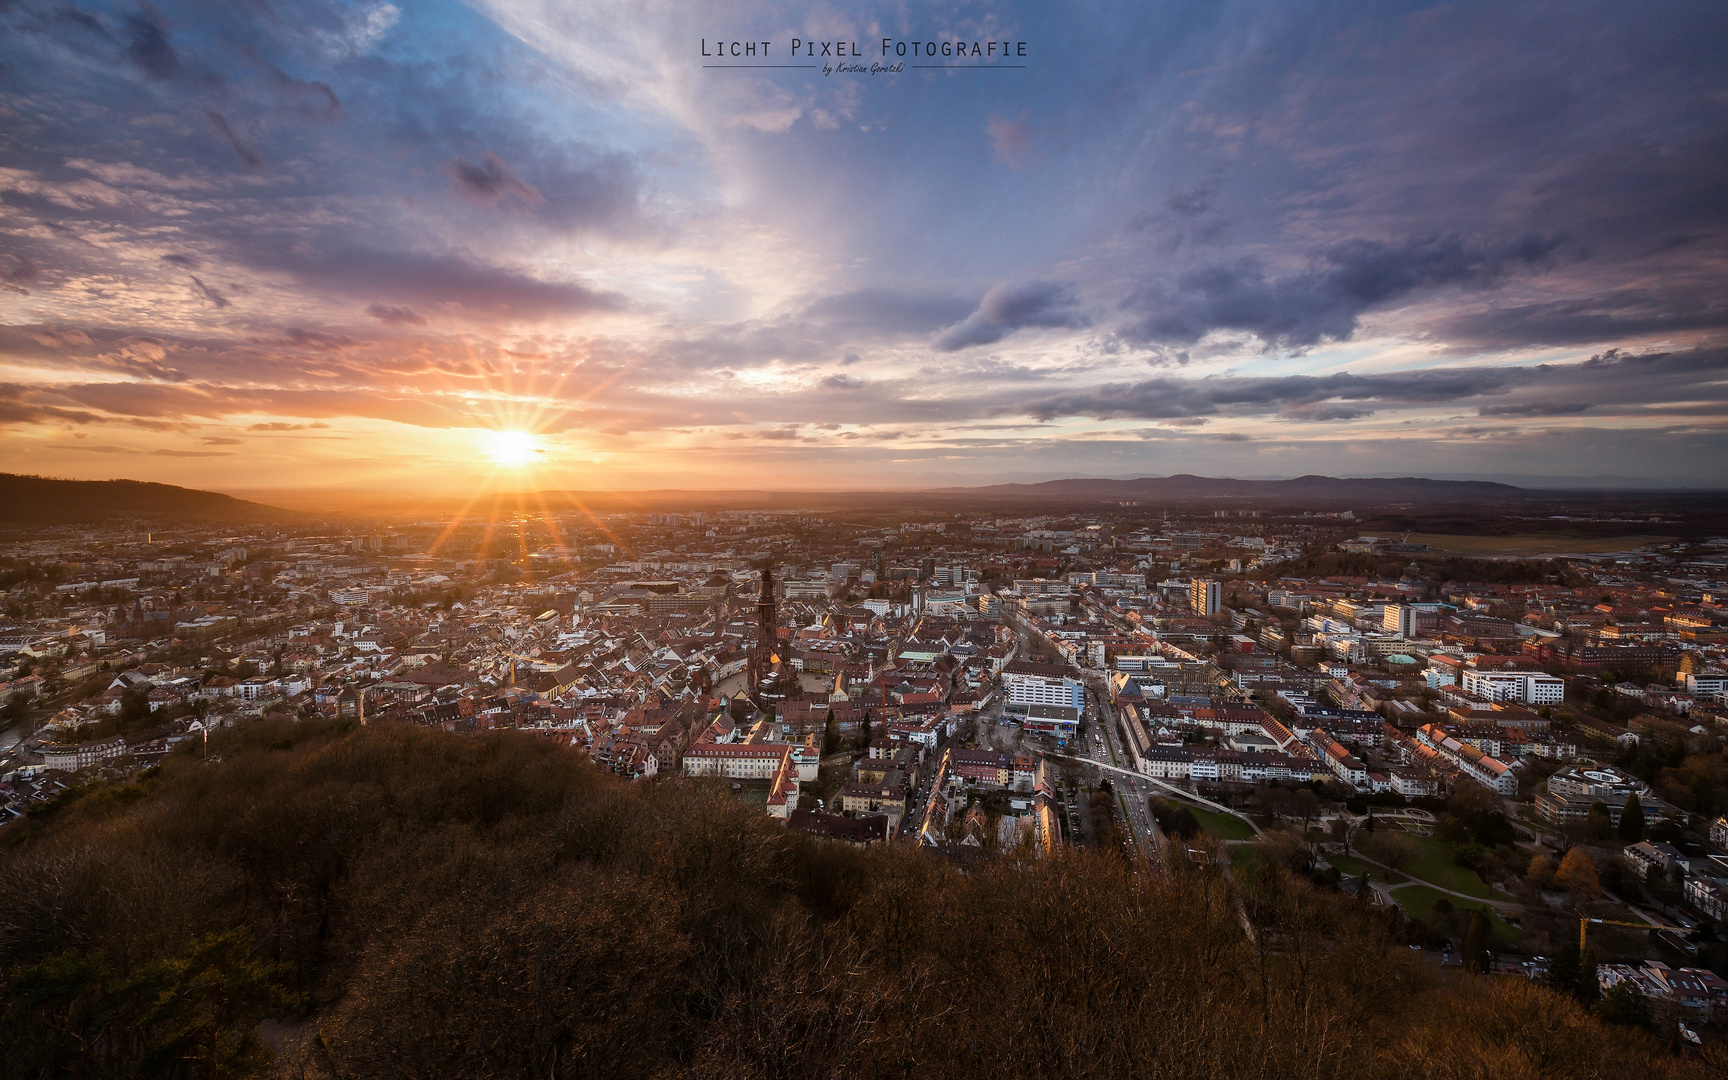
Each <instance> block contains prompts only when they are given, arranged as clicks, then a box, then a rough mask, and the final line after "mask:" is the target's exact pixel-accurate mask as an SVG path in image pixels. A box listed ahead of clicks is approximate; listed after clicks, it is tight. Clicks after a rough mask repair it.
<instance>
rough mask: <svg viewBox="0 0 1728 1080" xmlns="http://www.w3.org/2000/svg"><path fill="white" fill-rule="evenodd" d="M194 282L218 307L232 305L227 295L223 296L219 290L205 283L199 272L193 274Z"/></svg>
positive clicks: (207, 298)
mask: <svg viewBox="0 0 1728 1080" xmlns="http://www.w3.org/2000/svg"><path fill="white" fill-rule="evenodd" d="M192 284H193V285H194V286H195V287H196V288H197V289H198V291H199V292H200V293H202V294H203V295H204V298H205V299H206V300H208V301H210V302H211V303H212V304H215V305H216V306H217V307H219V308H225V307H229V306H231V304H230V302H229V300H228V298H227V297H226V296H223V295H222V294H221V293H219V292H217V291H216V290H215V289H213V288H211V287H210V286H209V285H206V284H204V281H203V279H202V278H200V277H199V276H198V275H197V274H193V275H192Z"/></svg>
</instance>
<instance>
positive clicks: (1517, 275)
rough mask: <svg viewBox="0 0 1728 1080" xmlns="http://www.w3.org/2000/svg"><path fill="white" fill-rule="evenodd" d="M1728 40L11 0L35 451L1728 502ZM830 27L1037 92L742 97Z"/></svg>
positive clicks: (129, 465)
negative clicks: (1003, 50) (1523, 482)
mask: <svg viewBox="0 0 1728 1080" xmlns="http://www.w3.org/2000/svg"><path fill="white" fill-rule="evenodd" d="M1723 21H1724V16H1723V15H1722V13H1721V11H1720V9H1714V8H1709V7H1706V6H1703V5H1691V6H1688V5H1673V6H1667V7H1663V8H1661V9H1657V10H1630V9H1625V8H1623V7H1616V6H1611V5H1600V6H1585V7H1579V6H1577V5H1564V6H1562V5H1558V4H1550V5H1535V6H1521V7H1520V8H1518V9H1517V10H1515V11H1507V10H1499V9H1497V8H1493V7H1489V6H1484V5H1477V6H1471V5H1460V6H1448V7H1430V8H1416V7H1406V6H1399V5H1382V6H1376V7H1373V8H1361V9H1357V8H1351V9H1335V8H1329V7H1325V6H1321V5H1300V4H1264V3H1249V4H1239V5H1230V6H1226V7H1221V8H1218V9H1214V10H1210V11H1206V12H1197V11H1191V10H1186V9H1183V8H1180V7H1176V6H1163V7H1151V8H1147V9H1145V10H1143V11H1136V12H1131V13H1123V12H1111V11H1107V10H1103V9H1093V8H1074V9H1065V10H1064V11H1062V12H1061V13H1060V14H1057V13H1053V12H1048V11H1045V10H1042V9H1039V8H1036V7H1033V6H1031V5H1018V6H1017V5H999V6H998V5H983V4H966V3H962V4H954V5H944V6H939V7H935V6H933V7H931V8H929V9H928V10H927V11H924V12H922V13H920V14H918V15H916V16H912V15H909V14H907V13H905V12H903V11H900V10H898V9H892V8H878V7H871V6H867V5H846V6H824V7H806V6H799V5H789V4H726V5H702V6H701V7H700V8H697V7H696V6H695V5H680V4H662V5H645V6H638V7H634V8H632V9H630V11H628V12H624V11H595V10H591V9H590V8H587V7H582V8H580V9H579V8H576V7H573V6H571V5H565V4H557V3H553V2H550V0H541V2H535V0H513V2H511V0H493V2H482V3H475V4H473V5H471V6H470V5H461V4H455V3H426V4H416V5H412V6H409V5H402V6H400V7H398V6H394V5H391V4H388V3H382V2H373V3H360V4H334V3H332V4H324V3H316V2H304V3H292V4H283V5H278V6H275V7H273V8H268V9H264V8H260V9H256V10H253V9H238V8H232V7H230V6H228V5H218V4H201V3H195V2H194V3H163V4H159V5H155V6H151V5H132V4H112V5H106V4H87V5H75V6H70V7H68V6H65V5H47V4H37V3H30V2H22V3H16V4H13V5H10V6H9V7H7V8H6V9H5V10H4V11H0V24H4V25H5V26H6V28H7V33H6V35H5V41H4V43H0V88H3V95H4V96H3V97H0V108H3V109H4V110H5V115H6V117H7V122H6V123H5V124H4V125H0V445H3V446H4V447H5V450H6V454H7V457H8V461H9V465H8V471H15V472H35V473H43V474H50V475H57V476H67V477H75V478H105V477H118V476H124V477H130V478H136V479H143V480H153V481H162V482H167V483H175V484H183V485H186V486H191V487H200V488H213V489H217V490H227V491H252V492H262V491H268V490H271V489H284V488H320V487H328V488H334V489H342V488H351V489H386V488H388V489H400V490H405V491H413V492H427V493H440V492H445V493H447V492H454V491H461V490H465V489H473V488H475V487H476V486H477V485H478V486H482V487H498V486H502V487H514V488H521V489H529V490H534V489H560V488H563V489H585V490H606V489H627V488H646V487H653V488H692V489H703V488H710V489H732V488H765V489H788V490H811V491H814V490H841V489H871V488H919V487H943V486H951V485H969V484H989V483H998V482H1004V481H1022V480H1032V481H1036V480H1045V479H1052V478H1057V477H1063V476H1110V477H1133V476H1157V475H1169V474H1175V473H1195V474H1201V475H1231V476H1296V475H1302V474H1308V473H1320V474H1329V475H1341V476H1366V475H1423V476H1448V477H1451V476H1457V477H1519V478H1525V479H1527V480H1528V481H1529V482H1531V483H1535V482H1537V481H1544V480H1545V481H1550V482H1552V483H1554V485H1555V486H1564V485H1566V484H1567V483H1571V484H1577V483H1580V482H1585V481H1587V480H1589V479H1591V478H1599V477H1617V478H1629V480H1630V481H1632V482H1641V483H1649V484H1658V483H1664V484H1672V485H1675V486H1680V485H1690V486H1701V485H1702V486H1710V485H1714V484H1718V483H1720V482H1721V481H1722V480H1723V477H1724V475H1725V474H1728V470H1725V469H1724V464H1725V461H1728V455H1725V453H1724V451H1725V445H1724V443H1725V428H1724V415H1725V413H1728V391H1725V387H1728V382H1725V380H1724V371H1725V369H1728V348H1725V347H1724V333H1723V331H1724V325H1725V322H1728V310H1725V309H1724V307H1723V301H1722V295H1721V285H1720V282H1721V280H1722V276H1723V266H1724V261H1725V256H1728V242H1725V236H1728V233H1725V230H1724V216H1725V213H1728V206H1725V205H1724V202H1723V200H1722V198H1721V192H1722V191H1723V190H1728V100H1725V99H1724V98H1723V97H1722V95H1721V94H1720V91H1719V89H1718V86H1719V82H1720V74H1721V69H1722V65H1721V61H1720V56H1719V49H1717V48H1715V47H1712V46H1710V45H1709V44H1708V43H1709V42H1710V41H1712V40H1720V39H1721V37H1722V35H1723V32H1724V30H1725V29H1728V28H1725V27H1724V26H1723V25H1722V24H1723ZM794 37H798V38H800V39H804V40H811V39H815V40H824V41H826V40H833V41H844V42H846V43H848V44H849V45H851V44H854V43H855V44H856V47H857V49H858V50H859V52H861V53H862V54H863V55H862V57H861V60H862V61H863V63H864V65H865V66H866V67H868V65H869V64H871V63H873V62H882V63H887V62H896V63H897V62H899V60H900V59H901V58H900V57H897V56H894V55H892V54H891V55H890V56H887V57H882V56H880V55H878V54H879V53H880V51H881V41H882V40H883V39H884V38H887V39H890V40H891V41H931V42H938V43H940V42H952V41H979V42H1000V41H1013V42H1017V43H1023V44H1024V45H1025V55H1024V59H1021V57H1020V56H1018V55H1016V56H1015V57H1014V60H1013V62H1014V63H1016V64H1021V63H1023V64H1024V67H1014V68H1008V69H1004V70H990V71H970V70H964V71H963V70H931V69H917V68H908V69H906V70H903V71H900V72H897V73H896V72H884V73H875V74H872V73H870V72H869V71H868V70H866V71H862V72H849V71H835V72H834V73H832V74H826V73H824V71H823V70H822V69H821V68H819V67H818V68H816V69H810V68H747V69H740V70H718V69H715V68H712V67H705V66H703V65H704V64H705V63H711V62H712V61H711V60H705V59H704V57H703V56H702V53H703V52H704V51H705V49H707V48H711V47H712V46H713V45H714V43H715V41H716V40H717V39H729V38H735V39H738V40H752V41H768V42H772V43H773V46H772V47H773V48H775V49H782V50H783V51H784V50H785V46H786V45H787V44H788V43H789V42H790V41H791V39H792V38H794ZM780 58H781V53H776V52H770V53H769V54H768V56H766V57H764V59H765V60H770V61H771V60H776V59H780ZM786 59H788V60H790V59H792V58H791V57H790V56H787V57H786ZM810 62H812V63H817V64H820V63H822V60H821V59H819V58H817V59H812V60H811V61H810ZM971 62H975V63H981V64H984V65H985V66H993V65H994V64H996V63H998V62H999V61H993V60H991V59H990V58H989V57H988V56H986V57H984V58H983V59H980V60H975V61H971Z"/></svg>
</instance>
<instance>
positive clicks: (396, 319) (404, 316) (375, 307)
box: [366, 304, 426, 326]
mask: <svg viewBox="0 0 1728 1080" xmlns="http://www.w3.org/2000/svg"><path fill="white" fill-rule="evenodd" d="M366 314H368V315H370V316H372V317H373V318H374V319H377V320H378V321H379V322H381V323H386V324H388V325H390V326H425V325H426V319H425V318H424V317H423V316H421V315H419V314H417V313H416V312H415V311H414V309H413V308H410V307H391V306H390V305H388V304H368V305H366Z"/></svg>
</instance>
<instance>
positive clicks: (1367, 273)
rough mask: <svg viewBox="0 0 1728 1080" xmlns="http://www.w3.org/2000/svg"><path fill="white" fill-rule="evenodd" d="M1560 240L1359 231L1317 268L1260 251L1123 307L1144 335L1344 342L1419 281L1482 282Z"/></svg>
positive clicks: (1181, 339) (1172, 339)
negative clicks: (1388, 235)
mask: <svg viewBox="0 0 1728 1080" xmlns="http://www.w3.org/2000/svg"><path fill="white" fill-rule="evenodd" d="M1559 246H1560V240H1559V239H1557V238H1550V237H1539V236H1534V235H1532V236H1525V237H1523V238H1521V239H1518V240H1515V241H1513V242H1511V243H1505V244H1497V245H1472V244H1467V243H1465V242H1464V241H1463V240H1462V239H1460V238H1458V237H1456V236H1446V237H1428V238H1423V239H1416V240H1406V241H1404V242H1402V243H1399V244H1395V245H1391V244H1384V243H1380V242H1378V241H1373V240H1359V239H1352V240H1346V241H1342V242H1339V243H1336V244H1332V245H1329V246H1328V247H1326V248H1325V249H1324V250H1322V251H1320V252H1319V253H1318V255H1317V257H1316V258H1315V260H1314V265H1313V266H1311V267H1310V268H1308V269H1305V270H1302V271H1299V272H1295V273H1291V274H1287V275H1284V276H1281V277H1271V276H1268V275H1267V273H1266V272H1265V270H1264V268H1263V267H1262V266H1261V265H1260V264H1259V263H1258V262H1257V261H1255V260H1252V259H1244V260H1242V261H1240V262H1237V263H1234V264H1231V265H1227V266H1209V267H1205V268H1202V269H1199V270H1194V271H1190V272H1188V273H1186V274H1183V275H1182V276H1181V277H1179V278H1177V279H1176V281H1175V282H1174V284H1165V283H1149V284H1146V285H1143V286H1141V287H1140V288H1139V289H1137V290H1135V292H1134V293H1133V295H1131V296H1130V297H1129V298H1128V299H1127V300H1126V301H1125V302H1124V303H1123V308H1124V309H1125V310H1126V311H1128V312H1130V313H1131V314H1133V315H1135V316H1136V318H1135V319H1134V321H1133V322H1131V323H1129V324H1128V325H1127V326H1125V327H1124V328H1123V333H1124V334H1125V335H1126V336H1128V337H1130V338H1133V339H1136V340H1140V341H1157V342H1166V343H1171V344H1179V345H1191V344H1193V343H1194V342H1197V341H1199V340H1200V339H1201V338H1203V337H1205V336H1206V335H1207V334H1209V333H1211V332H1212V331H1214V330H1238V331H1245V332H1247V333H1250V334H1253V335H1255V336H1256V337H1258V338H1260V339H1261V340H1262V341H1265V342H1267V343H1268V344H1273V345H1279V346H1290V347H1298V348H1299V347H1303V346H1309V345H1315V344H1318V343H1319V342H1321V341H1344V340H1347V339H1348V338H1349V337H1350V336H1351V335H1352V334H1353V333H1355V332H1356V328H1357V325H1358V319H1359V318H1360V317H1361V315H1362V314H1363V313H1364V312H1366V311H1369V310H1371V309H1373V308H1376V307H1379V306H1382V305H1385V304H1388V303H1392V302H1394V301H1397V300H1401V299H1403V298H1405V297H1407V296H1409V295H1410V294H1411V293H1412V292H1415V291H1416V290H1418V289H1431V288H1434V287H1437V286H1444V285H1462V286H1471V287H1483V286H1488V285H1492V284H1495V283H1496V282H1498V281H1500V280H1501V279H1502V278H1504V277H1505V276H1506V275H1507V274H1508V273H1509V272H1512V271H1514V270H1517V269H1521V268H1528V267H1531V266H1536V265H1540V264H1541V263H1542V262H1544V261H1545V260H1547V259H1548V258H1549V257H1550V256H1551V255H1552V254H1553V253H1554V251H1555V249H1556V248H1558V247H1559Z"/></svg>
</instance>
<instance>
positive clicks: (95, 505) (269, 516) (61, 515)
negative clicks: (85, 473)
mask: <svg viewBox="0 0 1728 1080" xmlns="http://www.w3.org/2000/svg"><path fill="white" fill-rule="evenodd" d="M292 516H293V515H292V514H291V513H290V512H289V511H287V510H281V509H278V508H277V507H274V506H265V505H263V504H262V503H254V502H246V501H245V500H243V499H236V498H234V497H233V496H231V495H223V494H220V493H218V492H214V491H199V490H197V489H195V488H183V487H175V486H173V485H172V484H152V483H146V482H144V481H142V480H55V479H52V478H50V477H45V476H22V475H19V474H17V473H0V528H19V527H29V526H34V525H103V524H113V523H115V522H117V521H124V520H127V519H134V520H138V521H143V522H152V523H154V522H163V523H168V522H200V523H215V522H225V521H232V522H236V523H240V522H251V521H275V520H280V519H283V518H288V517H292Z"/></svg>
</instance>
